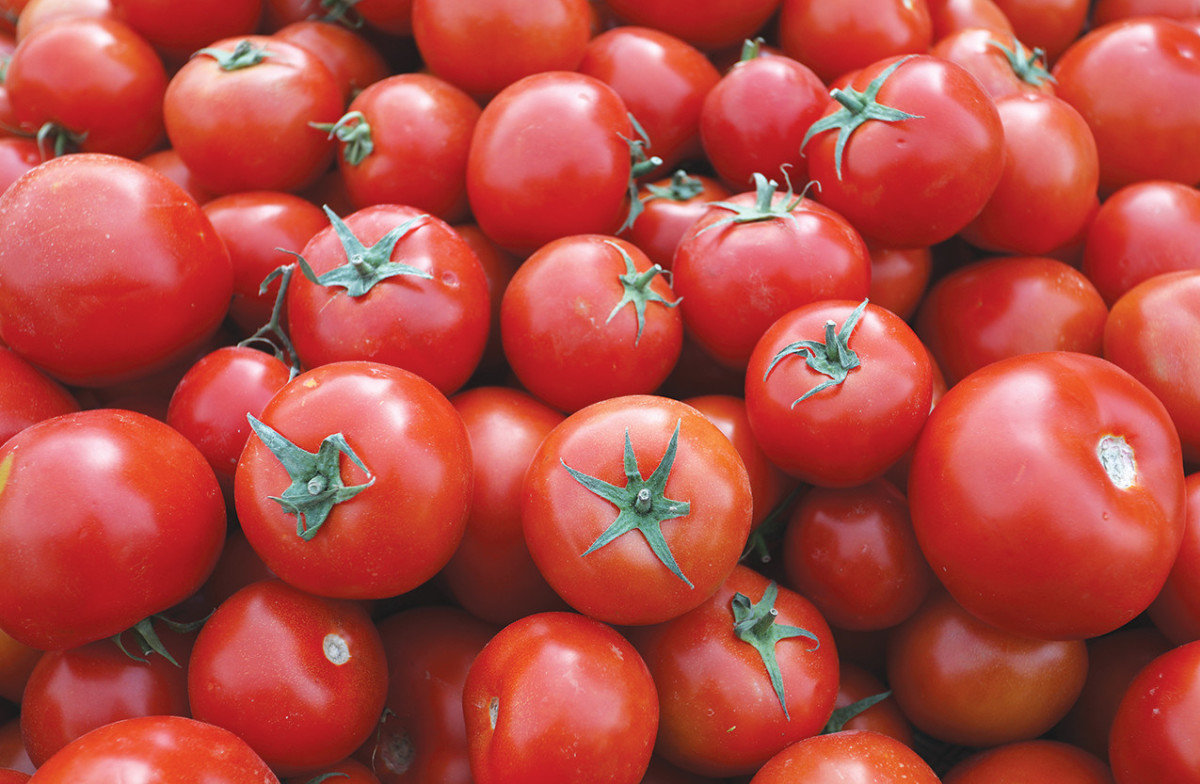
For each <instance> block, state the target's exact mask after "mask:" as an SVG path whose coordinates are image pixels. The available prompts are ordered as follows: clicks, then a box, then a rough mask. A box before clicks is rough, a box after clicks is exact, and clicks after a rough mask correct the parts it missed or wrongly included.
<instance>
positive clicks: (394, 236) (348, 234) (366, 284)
mask: <svg viewBox="0 0 1200 784" xmlns="http://www.w3.org/2000/svg"><path fill="white" fill-rule="evenodd" d="M324 209H325V214H326V215H327V216H328V217H329V222H330V223H331V224H332V225H333V230H334V232H335V233H336V234H337V238H338V240H339V241H340V242H341V243H342V249H343V250H344V251H345V252H346V263H345V264H343V265H342V266H340V267H334V268H333V269H331V270H329V271H328V272H325V273H322V274H321V275H317V274H316V273H315V272H313V268H312V267H311V266H310V265H309V263H308V261H307V260H306V259H305V258H304V257H303V256H301V255H300V254H299V253H295V252H293V251H287V252H288V253H291V254H292V255H293V256H295V257H296V260H297V261H298V262H299V264H300V271H301V272H303V273H304V277H306V278H308V279H309V280H310V281H312V282H313V283H316V284H318V285H321V286H341V287H342V288H344V289H345V290H346V293H347V294H348V295H350V296H351V297H361V296H363V295H364V294H366V293H367V292H368V291H370V290H371V288H372V287H373V286H374V285H375V284H376V283H379V282H380V281H382V280H387V279H388V278H394V277H396V276H397V275H412V276H413V277H417V278H425V279H432V278H433V276H432V275H430V274H429V273H428V272H426V271H425V270H422V269H418V268H416V267H414V266H412V265H411V264H401V263H399V262H395V261H392V260H391V258H392V251H394V250H395V249H396V243H397V242H399V241H400V240H401V239H402V238H403V237H404V236H405V235H406V234H408V233H409V232H411V231H415V230H416V229H418V228H420V227H421V226H422V225H424V224H425V221H426V220H427V219H428V218H429V216H428V215H418V216H416V217H415V218H410V219H408V220H406V221H404V223H401V224H400V225H399V226H397V227H396V228H394V229H392V230H391V231H389V232H388V233H387V234H385V235H383V236H382V237H381V238H380V239H379V241H378V242H376V243H375V244H374V245H372V246H370V247H367V246H366V245H363V243H362V240H360V239H359V238H358V237H357V236H355V234H354V232H353V231H351V229H350V227H349V226H347V225H346V222H345V221H343V220H342V219H341V218H339V217H338V215H337V213H335V212H334V211H333V210H331V209H329V206H328V205H326V206H325V208H324Z"/></svg>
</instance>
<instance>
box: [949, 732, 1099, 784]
mask: <svg viewBox="0 0 1200 784" xmlns="http://www.w3.org/2000/svg"><path fill="white" fill-rule="evenodd" d="M1112 780H1113V779H1112V773H1110V772H1109V770H1108V766H1107V765H1105V764H1104V763H1103V762H1102V761H1100V760H1099V759H1097V758H1096V755H1094V754H1091V753H1089V752H1087V751H1084V750H1083V749H1079V748H1076V747H1074V746H1070V745H1068V744H1066V743H1059V742H1057V741H1052V740H1029V741H1021V742H1018V743H1009V744H1006V745H1003V746H998V747H996V748H993V749H988V750H987V751H982V752H979V753H977V754H973V755H972V756H970V757H968V758H967V759H965V760H963V761H962V762H960V763H958V764H957V765H955V766H954V767H953V768H952V769H950V771H949V772H947V773H946V775H945V776H943V777H942V783H943V784H1003V782H1006V781H1022V782H1028V783H1029V784H1033V782H1039V781H1044V782H1047V784H1050V783H1051V782H1053V784H1112Z"/></svg>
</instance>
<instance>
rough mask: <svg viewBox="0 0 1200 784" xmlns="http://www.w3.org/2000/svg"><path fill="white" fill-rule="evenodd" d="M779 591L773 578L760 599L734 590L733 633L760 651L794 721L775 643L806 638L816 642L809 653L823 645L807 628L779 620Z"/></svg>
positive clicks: (782, 703) (772, 684)
mask: <svg viewBox="0 0 1200 784" xmlns="http://www.w3.org/2000/svg"><path fill="white" fill-rule="evenodd" d="M778 594H779V586H778V585H776V584H775V581H774V580H772V581H771V582H770V583H769V584H768V585H767V588H766V590H765V591H763V595H762V598H761V599H759V600H758V601H757V602H752V601H751V600H750V597H749V596H746V594H744V593H735V594H734V595H733V600H732V601H731V602H730V606H731V607H732V608H733V633H734V635H736V636H737V638H738V639H739V640H741V641H742V642H744V643H746V644H748V645H752V646H753V647H754V650H756V651H758V655H759V656H760V657H761V658H762V662H763V665H764V666H765V667H766V668H767V675H768V676H769V677H770V678H771V688H773V689H774V690H775V696H776V697H777V698H779V705H780V706H781V707H782V708H783V715H784V716H785V717H786V718H787V720H788V721H791V719H792V717H791V715H790V714H789V713H788V707H787V701H786V700H785V699H784V694H783V674H782V673H781V672H780V671H779V662H778V661H777V660H776V658H775V646H776V645H777V644H778V643H779V641H780V640H787V639H791V638H793V637H804V638H806V639H809V640H812V641H813V642H815V643H816V646H815V647H813V648H810V649H809V652H812V651H815V650H816V649H817V648H819V647H820V646H821V641H820V640H818V639H817V635H815V634H813V633H812V632H810V631H809V630H808V629H802V628H800V627H799V626H787V625H785V624H781V623H778V622H777V620H778V617H779V611H778V610H776V609H775V598H776V597H777V596H778Z"/></svg>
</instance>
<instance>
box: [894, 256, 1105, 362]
mask: <svg viewBox="0 0 1200 784" xmlns="http://www.w3.org/2000/svg"><path fill="white" fill-rule="evenodd" d="M1107 318H1108V308H1106V307H1105V306H1104V300H1102V299H1101V298H1100V293H1099V292H1097V291H1096V287H1095V286H1093V285H1092V284H1091V282H1090V281H1088V279H1087V278H1086V277H1084V276H1083V275H1082V274H1081V273H1080V272H1079V271H1078V270H1076V269H1074V268H1073V267H1070V266H1068V265H1066V264H1064V263H1062V262H1061V261H1055V260H1054V259H1048V258H1044V257H1037V256H1010V257H1004V258H993V259H985V260H983V261H979V262H975V263H972V264H969V265H967V266H964V267H961V268H959V269H957V270H954V271H952V272H951V273H950V274H948V275H946V276H945V277H943V278H942V279H940V280H939V281H938V282H937V283H935V284H934V285H933V287H932V288H931V289H930V290H929V292H928V293H927V294H926V295H925V298H924V299H923V300H922V301H921V306H920V309H919V310H918V311H917V317H916V320H915V322H914V327H915V328H916V330H917V334H918V335H920V336H921V340H923V341H924V343H925V345H926V346H927V347H928V348H929V351H930V353H931V354H933V357H934V359H935V360H936V361H937V363H938V366H939V367H940V368H941V369H942V372H943V373H945V375H946V380H947V381H948V382H949V383H950V384H956V383H958V381H959V380H961V379H963V378H965V377H966V376H967V375H969V374H970V373H972V372H974V371H976V370H978V369H979V368H981V367H984V366H985V365H989V364H991V363H993V362H996V361H997V360H1001V359H1004V358H1006V357H1012V356H1018V355H1020V354H1029V353H1033V352H1035V351H1077V352H1080V353H1084V354H1093V355H1096V356H1099V355H1100V351H1101V347H1102V344H1103V339H1104V322H1105V319H1107Z"/></svg>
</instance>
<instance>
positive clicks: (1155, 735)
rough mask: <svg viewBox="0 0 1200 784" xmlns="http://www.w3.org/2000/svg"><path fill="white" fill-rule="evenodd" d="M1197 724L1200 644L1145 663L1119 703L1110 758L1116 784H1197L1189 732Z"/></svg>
mask: <svg viewBox="0 0 1200 784" xmlns="http://www.w3.org/2000/svg"><path fill="white" fill-rule="evenodd" d="M1197 722H1200V642H1191V643H1188V644H1187V645H1181V646H1179V647H1178V648H1175V649H1173V650H1171V651H1168V652H1167V653H1164V654H1163V655H1161V656H1159V657H1158V658H1157V659H1154V660H1153V661H1151V662H1150V663H1149V664H1147V665H1146V666H1145V667H1144V668H1143V669H1142V671H1141V672H1139V673H1138V674H1137V677H1135V678H1134V679H1133V682H1132V683H1130V684H1129V690H1128V691H1126V692H1125V696H1124V697H1123V698H1122V699H1121V704H1120V706H1119V707H1118V708H1117V715H1116V717H1115V718H1114V719H1113V726H1112V733H1111V734H1110V735H1109V742H1108V756H1109V760H1110V761H1111V762H1112V769H1113V777H1114V778H1115V779H1116V781H1117V784H1141V783H1142V782H1146V784H1149V783H1150V782H1156V781H1196V780H1197V779H1198V778H1200V759H1198V758H1197V755H1196V745H1195V743H1193V739H1192V730H1193V728H1194V727H1195V726H1196V724H1197Z"/></svg>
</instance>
